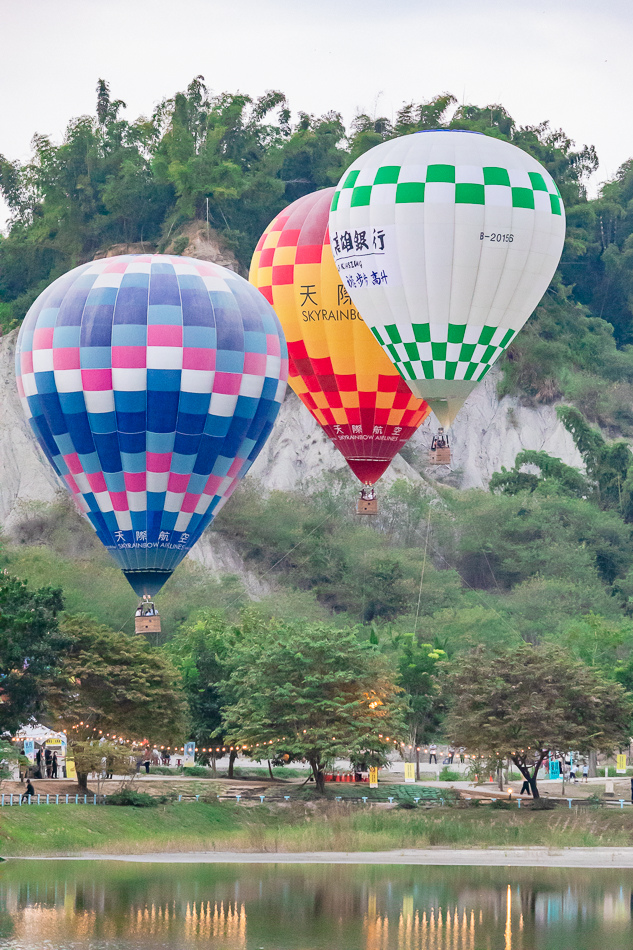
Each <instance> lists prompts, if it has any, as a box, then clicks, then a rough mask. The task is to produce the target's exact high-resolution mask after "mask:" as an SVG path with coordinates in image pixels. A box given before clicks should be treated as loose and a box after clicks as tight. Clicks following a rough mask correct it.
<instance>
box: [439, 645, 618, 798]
mask: <svg viewBox="0 0 633 950" xmlns="http://www.w3.org/2000/svg"><path fill="white" fill-rule="evenodd" d="M448 691H449V694H450V695H451V696H452V698H453V702H452V703H451V711H450V713H449V717H448V721H447V723H446V730H447V733H448V735H449V736H450V737H451V739H452V740H453V742H455V743H457V744H460V745H464V746H466V748H468V749H469V750H470V751H471V753H476V754H479V755H481V756H490V755H491V754H492V755H494V756H496V757H497V758H498V759H499V760H503V759H505V758H510V759H512V761H513V762H514V764H515V765H516V766H517V768H518V769H519V771H520V772H521V774H522V775H523V777H524V778H525V779H526V780H527V781H528V782H529V784H530V786H531V789H532V794H533V795H534V797H535V798H538V787H537V779H538V772H539V769H540V767H541V765H542V763H543V760H544V759H545V758H546V757H547V756H548V755H549V754H554V755H555V754H557V753H558V752H559V751H560V750H568V749H573V750H575V751H577V752H579V753H581V754H584V755H586V754H588V753H589V752H592V751H594V750H596V749H600V750H601V751H603V752H606V753H612V752H613V750H614V749H622V748H625V747H626V746H628V744H629V736H630V725H631V712H632V711H633V705H632V704H631V700H630V698H628V697H627V696H626V694H625V692H624V690H623V689H622V687H621V686H618V685H617V684H615V683H613V681H610V680H608V679H607V678H606V677H605V676H603V675H602V674H600V673H598V672H596V671H594V670H592V669H590V668H589V667H588V666H587V665H586V664H584V663H582V662H580V661H578V660H571V659H570V658H569V656H568V655H566V654H564V653H562V652H561V651H560V650H558V649H557V648H552V647H551V646H538V647H534V646H529V645H528V644H524V645H523V646H521V647H519V648H515V649H513V650H503V651H500V652H499V653H498V654H497V655H496V656H494V657H492V656H485V655H484V653H483V651H482V650H481V649H479V650H475V651H473V652H472V653H470V654H466V655H465V656H463V657H462V658H461V660H460V663H459V665H458V666H456V667H455V668H454V669H453V671H452V672H451V674H450V676H449V683H448Z"/></svg>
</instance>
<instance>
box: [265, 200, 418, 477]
mask: <svg viewBox="0 0 633 950" xmlns="http://www.w3.org/2000/svg"><path fill="white" fill-rule="evenodd" d="M333 195H334V189H333V188H325V189H323V190H322V191H317V192H315V193H314V194H311V195H305V196H304V197H303V198H299V199H298V200H297V201H295V202H293V204H291V205H289V206H288V207H287V208H284V210H283V211H282V212H281V213H280V214H278V215H277V217H276V218H275V219H274V221H272V223H271V224H270V225H269V226H268V228H267V229H266V231H265V232H264V234H263V235H262V237H261V239H260V241H259V243H258V245H257V248H256V250H255V253H254V255H253V260H252V263H251V270H250V279H251V281H252V283H253V284H255V286H256V287H259V289H260V290H261V292H262V293H263V294H264V295H265V297H266V299H267V300H268V301H269V302H270V303H272V304H273V306H274V308H275V311H276V313H277V315H278V317H279V319H280V321H281V325H282V327H283V330H284V333H285V335H286V340H287V342H288V355H289V361H290V367H289V370H290V372H289V382H290V385H291V387H292V389H294V391H295V392H296V394H297V395H298V396H299V399H301V401H302V402H303V404H304V405H305V406H306V407H307V409H309V410H310V412H311V413H312V415H313V416H314V418H315V419H316V420H317V422H318V423H319V425H321V426H322V427H323V429H324V430H325V432H326V434H327V435H328V436H329V438H330V439H331V440H332V442H333V443H334V445H335V446H336V447H337V448H338V449H339V450H340V452H341V453H342V455H343V456H344V457H345V459H346V460H347V463H348V465H349V466H350V468H351V469H352V471H353V472H354V474H355V475H356V476H357V478H359V479H360V481H361V482H363V483H364V484H367V485H372V484H373V483H374V482H376V481H377V480H378V479H379V478H380V476H381V475H382V474H383V473H384V471H385V470H386V468H387V467H388V466H389V464H390V462H391V461H392V459H393V458H394V456H395V455H396V454H397V453H398V452H399V451H400V449H401V448H402V447H403V445H404V444H405V443H406V442H407V440H408V439H409V438H410V437H411V436H412V435H413V433H414V432H415V430H416V429H417V427H418V426H419V425H420V424H421V423H422V422H423V420H424V419H425V418H426V417H427V415H428V414H429V408H428V406H427V405H426V403H424V402H422V401H421V400H420V399H417V398H416V397H415V396H413V395H412V394H411V392H410V390H409V389H408V387H407V385H406V384H405V383H404V382H403V380H402V379H401V378H400V376H399V374H398V372H397V371H396V370H395V369H394V366H393V364H392V363H391V361H390V360H389V359H388V358H387V357H386V356H385V354H384V353H383V352H382V350H381V349H380V347H379V346H378V344H377V343H376V341H375V340H374V338H373V337H372V335H371V333H370V332H369V330H368V329H367V327H366V326H365V324H364V322H363V318H362V316H361V314H360V313H359V312H358V310H357V308H356V307H355V306H354V304H353V303H352V300H351V298H350V295H349V293H348V291H347V289H346V287H345V285H344V284H342V283H341V280H340V278H339V276H338V272H337V270H336V266H335V264H334V258H333V257H332V251H331V249H330V241H329V233H328V214H329V210H330V204H331V201H332V196H333Z"/></svg>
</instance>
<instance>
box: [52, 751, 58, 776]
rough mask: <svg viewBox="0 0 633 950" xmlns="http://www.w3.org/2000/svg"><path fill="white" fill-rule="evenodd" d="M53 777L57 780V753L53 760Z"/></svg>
mask: <svg viewBox="0 0 633 950" xmlns="http://www.w3.org/2000/svg"><path fill="white" fill-rule="evenodd" d="M51 777H52V778H57V753H56V752H53V758H52V761H51Z"/></svg>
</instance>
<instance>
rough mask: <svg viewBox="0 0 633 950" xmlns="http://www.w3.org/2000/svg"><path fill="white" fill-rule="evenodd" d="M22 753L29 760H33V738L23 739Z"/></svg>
mask: <svg viewBox="0 0 633 950" xmlns="http://www.w3.org/2000/svg"><path fill="white" fill-rule="evenodd" d="M24 754H25V756H26V757H27V759H28V760H29V762H35V739H25V740H24Z"/></svg>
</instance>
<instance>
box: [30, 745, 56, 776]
mask: <svg viewBox="0 0 633 950" xmlns="http://www.w3.org/2000/svg"><path fill="white" fill-rule="evenodd" d="M58 772H59V761H58V759H57V753H56V752H51V750H50V749H44V750H43V752H42V749H38V750H37V753H36V755H35V775H34V778H57V777H58Z"/></svg>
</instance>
